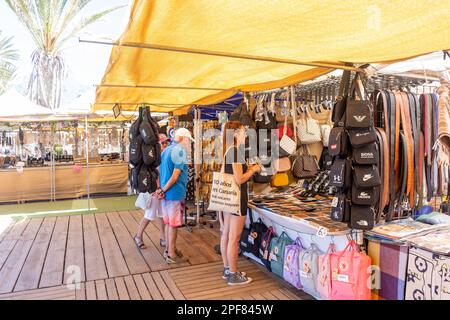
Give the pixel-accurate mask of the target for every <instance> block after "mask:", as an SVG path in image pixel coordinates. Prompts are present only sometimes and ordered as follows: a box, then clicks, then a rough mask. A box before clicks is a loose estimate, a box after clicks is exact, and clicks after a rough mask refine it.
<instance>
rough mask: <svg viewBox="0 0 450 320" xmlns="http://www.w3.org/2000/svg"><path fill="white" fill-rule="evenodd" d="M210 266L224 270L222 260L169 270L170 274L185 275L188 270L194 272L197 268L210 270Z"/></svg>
mask: <svg viewBox="0 0 450 320" xmlns="http://www.w3.org/2000/svg"><path fill="white" fill-rule="evenodd" d="M210 268H215V270H222V271H223V269H222V268H223V263H221V262H210V263H203V264H197V265H193V266H189V267H182V268H177V269H173V270H169V273H170V275H171V276H172V277H173V276H177V275H183V274H185V273H186V272H194V271H195V270H208V269H210Z"/></svg>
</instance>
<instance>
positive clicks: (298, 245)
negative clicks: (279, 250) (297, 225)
mask: <svg viewBox="0 0 450 320" xmlns="http://www.w3.org/2000/svg"><path fill="white" fill-rule="evenodd" d="M304 250H305V248H304V247H303V245H302V241H301V239H300V238H297V239H295V241H294V243H293V244H290V245H287V246H286V249H285V251H284V262H283V279H284V280H286V281H287V282H289V283H290V284H292V285H293V286H294V287H296V288H297V289H301V288H302V284H301V282H300V273H299V271H300V270H299V264H298V262H299V260H298V258H299V256H300V254H301V252H303V251H304Z"/></svg>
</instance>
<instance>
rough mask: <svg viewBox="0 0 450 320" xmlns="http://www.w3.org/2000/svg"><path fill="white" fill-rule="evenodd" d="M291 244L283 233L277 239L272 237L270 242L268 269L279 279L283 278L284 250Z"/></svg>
mask: <svg viewBox="0 0 450 320" xmlns="http://www.w3.org/2000/svg"><path fill="white" fill-rule="evenodd" d="M292 242H293V241H292V239H291V238H289V236H288V235H287V234H286V233H285V232H284V231H283V233H282V234H281V235H280V236H279V237H274V238H272V240H271V241H270V255H269V261H270V269H271V270H272V272H273V273H274V274H276V275H277V276H279V277H281V278H283V262H284V250H285V248H286V246H287V245H290V244H292Z"/></svg>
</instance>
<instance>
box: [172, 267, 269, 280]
mask: <svg viewBox="0 0 450 320" xmlns="http://www.w3.org/2000/svg"><path fill="white" fill-rule="evenodd" d="M240 270H241V271H242V272H245V273H247V274H248V275H249V277H251V278H252V279H253V278H255V277H260V278H261V277H263V276H264V277H267V276H265V275H263V273H261V272H260V271H255V270H254V268H252V267H250V266H245V267H242V268H240ZM186 275H188V276H186ZM172 278H173V279H174V280H175V281H176V282H177V284H179V285H189V284H196V283H197V284H200V283H208V282H214V281H222V282H223V281H224V280H223V279H222V269H219V270H218V269H212V270H211V269H206V270H204V271H201V272H200V271H196V272H192V273H191V272H187V273H186V274H185V276H184V277H183V276H182V275H179V274H178V275H176V276H172Z"/></svg>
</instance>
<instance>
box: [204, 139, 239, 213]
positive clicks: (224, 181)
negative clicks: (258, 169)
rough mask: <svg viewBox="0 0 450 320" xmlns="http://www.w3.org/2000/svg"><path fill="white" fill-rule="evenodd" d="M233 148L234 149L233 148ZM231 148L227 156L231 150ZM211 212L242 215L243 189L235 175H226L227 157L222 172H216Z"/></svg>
mask: <svg viewBox="0 0 450 320" xmlns="http://www.w3.org/2000/svg"><path fill="white" fill-rule="evenodd" d="M231 148H232V147H231ZM231 148H229V149H228V150H227V152H226V153H225V154H227V153H228V151H229V150H230V149H231ZM208 210H209V211H223V212H228V213H231V214H236V215H239V216H240V215H242V214H241V187H240V186H239V185H238V184H237V183H236V180H235V179H234V175H232V174H229V173H225V157H223V165H222V169H221V171H220V172H214V174H213V181H212V187H211V195H210V197H209V207H208Z"/></svg>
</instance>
